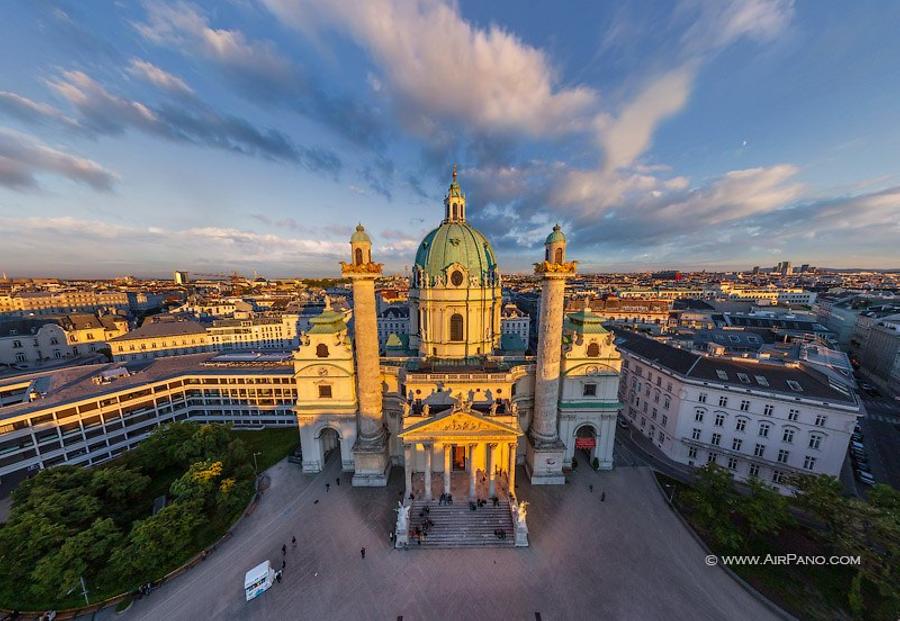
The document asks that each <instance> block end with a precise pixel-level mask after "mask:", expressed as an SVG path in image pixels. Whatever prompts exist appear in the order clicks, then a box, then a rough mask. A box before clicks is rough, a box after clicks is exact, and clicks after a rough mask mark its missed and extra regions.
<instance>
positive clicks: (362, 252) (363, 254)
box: [350, 223, 372, 265]
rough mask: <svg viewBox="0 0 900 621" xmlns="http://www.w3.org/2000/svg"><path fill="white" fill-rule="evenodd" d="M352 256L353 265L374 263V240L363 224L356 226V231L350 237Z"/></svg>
mask: <svg viewBox="0 0 900 621" xmlns="http://www.w3.org/2000/svg"><path fill="white" fill-rule="evenodd" d="M350 255H351V259H352V264H353V265H365V264H366V263H371V262H372V240H371V239H369V235H368V233H366V228H365V227H364V226H363V225H362V223H360V224H357V225H356V230H355V231H354V232H353V235H351V236H350Z"/></svg>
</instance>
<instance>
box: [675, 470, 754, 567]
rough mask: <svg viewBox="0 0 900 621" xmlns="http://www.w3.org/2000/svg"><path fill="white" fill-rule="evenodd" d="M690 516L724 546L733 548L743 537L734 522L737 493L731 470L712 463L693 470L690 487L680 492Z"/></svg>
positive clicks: (719, 544) (739, 543) (735, 547)
mask: <svg viewBox="0 0 900 621" xmlns="http://www.w3.org/2000/svg"><path fill="white" fill-rule="evenodd" d="M682 499H683V500H684V502H686V503H687V505H688V507H689V509H690V512H691V516H692V517H693V518H694V520H695V521H696V522H697V524H698V525H699V526H700V527H701V528H702V529H703V530H705V531H706V532H708V533H709V534H710V536H711V537H712V538H713V541H714V542H715V543H716V544H717V545H718V546H720V547H721V548H723V549H725V550H737V549H738V548H739V547H740V545H741V543H742V542H743V537H742V536H741V533H740V531H739V530H738V528H737V526H736V525H735V523H734V520H733V516H734V514H735V511H736V508H737V505H738V495H737V492H736V491H735V490H734V485H733V484H732V480H731V474H730V473H729V472H728V471H727V470H725V469H724V468H721V467H720V466H717V465H715V464H712V463H710V464H707V465H706V466H704V467H703V468H700V470H699V471H698V473H697V481H696V483H695V485H694V486H693V488H692V489H690V490H689V491H687V492H685V493H684V494H683V495H682Z"/></svg>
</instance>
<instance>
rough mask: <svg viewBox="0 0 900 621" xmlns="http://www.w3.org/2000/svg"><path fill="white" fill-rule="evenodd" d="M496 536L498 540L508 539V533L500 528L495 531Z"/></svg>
mask: <svg viewBox="0 0 900 621" xmlns="http://www.w3.org/2000/svg"><path fill="white" fill-rule="evenodd" d="M494 536H495V537H496V538H497V539H506V531H505V530H503V529H502V528H498V529H497V530H495V531H494Z"/></svg>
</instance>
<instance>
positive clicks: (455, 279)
mask: <svg viewBox="0 0 900 621" xmlns="http://www.w3.org/2000/svg"><path fill="white" fill-rule="evenodd" d="M450 282H451V283H453V286H454V287H458V286H460V285H461V284H462V283H463V273H462V272H460V271H459V270H457V271H455V272H453V273H452V274H450Z"/></svg>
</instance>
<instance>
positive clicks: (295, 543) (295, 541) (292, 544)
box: [291, 537, 297, 548]
mask: <svg viewBox="0 0 900 621" xmlns="http://www.w3.org/2000/svg"><path fill="white" fill-rule="evenodd" d="M291 547H292V548H296V547H297V538H296V537H291Z"/></svg>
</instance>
